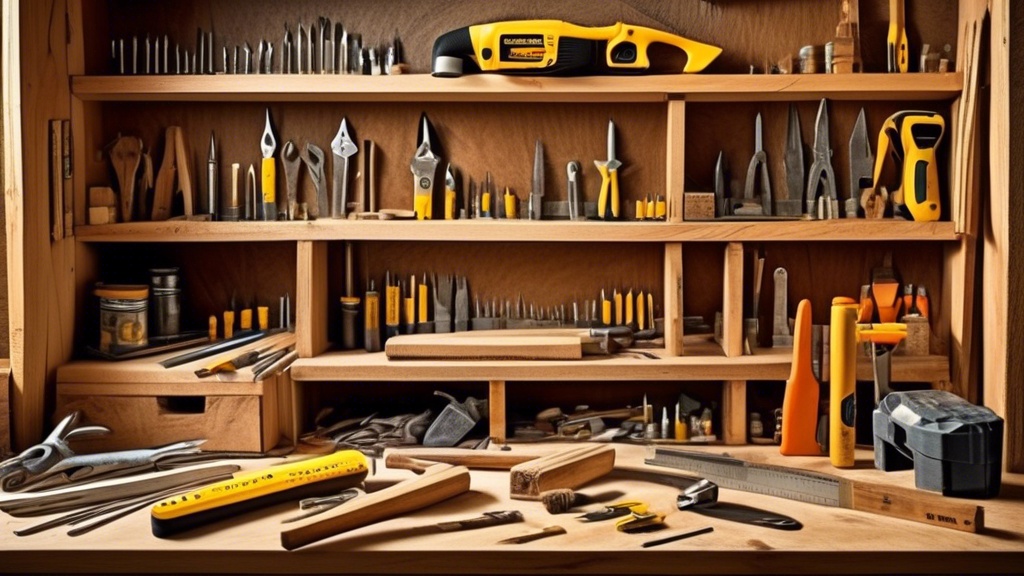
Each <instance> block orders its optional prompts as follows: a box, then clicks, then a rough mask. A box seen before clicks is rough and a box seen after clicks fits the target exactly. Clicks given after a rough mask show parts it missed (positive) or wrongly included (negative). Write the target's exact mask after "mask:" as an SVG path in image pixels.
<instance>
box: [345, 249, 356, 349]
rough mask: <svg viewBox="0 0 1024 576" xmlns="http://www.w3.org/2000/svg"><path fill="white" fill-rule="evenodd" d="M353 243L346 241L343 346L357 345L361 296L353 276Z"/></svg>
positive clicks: (352, 347) (348, 347) (347, 347)
mask: <svg viewBox="0 0 1024 576" xmlns="http://www.w3.org/2000/svg"><path fill="white" fill-rule="evenodd" d="M353 268H354V263H353V257H352V243H351V242H345V295H344V296H342V297H341V347H342V348H344V349H345V350H354V349H355V347H356V318H357V317H358V316H359V297H358V296H356V295H355V279H354V278H353Z"/></svg>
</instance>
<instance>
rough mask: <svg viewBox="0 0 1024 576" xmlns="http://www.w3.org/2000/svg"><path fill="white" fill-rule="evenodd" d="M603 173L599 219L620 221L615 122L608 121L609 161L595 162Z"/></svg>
mask: <svg viewBox="0 0 1024 576" xmlns="http://www.w3.org/2000/svg"><path fill="white" fill-rule="evenodd" d="M594 166H597V171H598V172H600V173H601V193H600V194H599V195H598V197H597V217H598V219H600V220H618V219H619V167H621V166H622V162H619V161H618V160H616V159H615V122H613V121H612V120H608V160H606V161H604V162H602V161H600V160H594Z"/></svg>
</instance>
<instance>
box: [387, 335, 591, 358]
mask: <svg viewBox="0 0 1024 576" xmlns="http://www.w3.org/2000/svg"><path fill="white" fill-rule="evenodd" d="M440 336H441V337H437V336H436V335H433V334H409V335H404V336H396V337H394V338H390V339H388V342H387V344H386V345H385V346H384V351H385V353H386V354H387V356H388V358H390V359H392V360H410V359H419V360H426V359H433V360H580V359H582V358H583V349H582V345H581V340H580V338H579V337H572V336H515V335H512V334H505V335H500V336H494V337H479V336H461V335H452V336H445V335H440Z"/></svg>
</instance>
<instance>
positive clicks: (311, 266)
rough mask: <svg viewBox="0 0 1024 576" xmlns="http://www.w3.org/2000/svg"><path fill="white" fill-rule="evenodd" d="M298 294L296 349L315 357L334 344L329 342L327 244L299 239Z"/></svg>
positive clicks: (304, 356) (302, 354)
mask: <svg viewBox="0 0 1024 576" xmlns="http://www.w3.org/2000/svg"><path fill="white" fill-rule="evenodd" d="M298 254H299V256H298V264H297V280H296V283H297V285H298V286H297V288H298V295H297V296H296V300H295V326H296V328H295V330H296V334H297V339H298V343H297V345H296V348H297V349H298V351H299V356H300V357H302V358H312V357H314V356H316V355H317V354H320V353H321V352H323V351H324V350H327V348H328V347H329V346H330V343H329V342H328V341H327V325H328V323H329V322H328V318H327V311H328V310H329V309H330V306H329V304H328V302H327V276H328V269H327V243H326V242H299V247H298Z"/></svg>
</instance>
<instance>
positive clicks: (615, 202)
mask: <svg viewBox="0 0 1024 576" xmlns="http://www.w3.org/2000/svg"><path fill="white" fill-rule="evenodd" d="M608 177H609V178H610V179H611V184H612V190H611V195H612V198H611V208H612V217H613V218H615V219H618V217H619V171H618V170H617V169H616V170H612V171H610V173H609V174H608Z"/></svg>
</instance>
